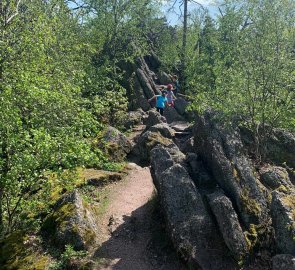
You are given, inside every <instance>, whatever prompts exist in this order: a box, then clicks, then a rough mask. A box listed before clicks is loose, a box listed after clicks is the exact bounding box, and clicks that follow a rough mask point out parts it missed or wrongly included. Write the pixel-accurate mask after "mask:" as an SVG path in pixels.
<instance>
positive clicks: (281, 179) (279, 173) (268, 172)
mask: <svg viewBox="0 0 295 270" xmlns="http://www.w3.org/2000/svg"><path fill="white" fill-rule="evenodd" d="M259 173H260V178H261V182H262V183H263V185H265V186H266V187H267V188H269V189H272V190H273V189H277V188H279V187H282V188H283V189H288V188H291V187H292V183H291V181H290V179H289V175H288V172H287V170H286V169H285V168H282V167H278V166H270V165H266V166H263V167H262V168H260V170H259Z"/></svg>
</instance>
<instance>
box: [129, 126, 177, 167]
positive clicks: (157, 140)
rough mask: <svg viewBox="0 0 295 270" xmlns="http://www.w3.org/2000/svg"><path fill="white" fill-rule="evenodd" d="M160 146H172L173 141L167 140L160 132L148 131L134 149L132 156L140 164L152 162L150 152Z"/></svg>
mask: <svg viewBox="0 0 295 270" xmlns="http://www.w3.org/2000/svg"><path fill="white" fill-rule="evenodd" d="M158 144H161V145H165V146H168V145H171V144H173V141H172V140H170V139H168V138H165V137H163V136H162V135H161V133H159V132H151V131H146V132H145V133H143V134H142V135H141V136H140V137H139V138H138V141H137V143H136V145H135V146H134V147H133V149H132V155H134V156H136V157H137V158H138V159H139V161H140V162H149V161H150V152H151V150H152V149H153V148H154V147H155V146H156V145H158Z"/></svg>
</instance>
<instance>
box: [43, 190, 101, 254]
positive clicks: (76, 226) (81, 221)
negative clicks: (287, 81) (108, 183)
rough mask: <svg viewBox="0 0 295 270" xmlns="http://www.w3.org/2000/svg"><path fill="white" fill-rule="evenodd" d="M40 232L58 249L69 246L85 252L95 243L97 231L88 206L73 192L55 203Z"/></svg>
mask: <svg viewBox="0 0 295 270" xmlns="http://www.w3.org/2000/svg"><path fill="white" fill-rule="evenodd" d="M42 231H43V233H44V235H45V237H46V238H47V239H48V241H49V242H52V244H53V245H55V246H57V247H59V248H60V249H64V247H65V245H71V246H73V248H74V249H76V250H85V249H89V248H90V247H91V245H92V244H93V243H94V242H95V240H96V239H97V236H98V232H99V229H98V226H97V222H96V220H95V218H94V215H93V213H92V212H91V208H90V206H89V205H88V204H87V203H86V202H85V201H83V199H82V197H81V195H80V194H79V193H78V192H77V191H74V192H71V193H68V194H66V195H64V196H63V197H62V198H61V199H60V200H58V201H57V203H56V204H55V206H54V212H53V213H52V214H50V215H49V216H48V217H47V218H46V219H45V221H44V224H43V225H42Z"/></svg>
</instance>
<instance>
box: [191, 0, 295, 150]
mask: <svg viewBox="0 0 295 270" xmlns="http://www.w3.org/2000/svg"><path fill="white" fill-rule="evenodd" d="M292 12H294V2H293V1H283V0H280V1H269V0H264V1H255V0H253V1H225V3H224V9H223V12H222V16H221V17H220V18H219V19H218V21H217V23H218V27H219V28H218V43H217V45H218V50H217V53H216V55H215V58H214V62H215V63H214V67H213V70H214V72H215V76H216V79H215V85H216V86H215V90H214V91H207V90H203V91H200V92H199V93H197V94H196V96H195V98H196V102H195V103H194V107H195V108H197V109H198V110H201V111H202V110H204V109H206V108H207V107H211V108H214V109H216V110H219V111H222V112H223V113H224V114H225V115H226V116H227V117H228V119H230V118H231V117H232V116H233V115H238V116H239V117H240V119H241V121H242V122H243V124H245V125H246V126H248V127H249V128H251V130H253V132H254V133H255V135H256V136H255V137H256V140H257V141H256V143H257V151H258V152H259V146H262V145H263V143H262V142H263V139H264V138H263V137H264V136H267V129H266V127H267V126H271V127H287V128H290V129H294V91H293V90H292V89H293V88H294V17H292V15H291V14H292ZM292 85H293V86H292ZM258 131H259V132H258ZM258 152H257V154H258Z"/></svg>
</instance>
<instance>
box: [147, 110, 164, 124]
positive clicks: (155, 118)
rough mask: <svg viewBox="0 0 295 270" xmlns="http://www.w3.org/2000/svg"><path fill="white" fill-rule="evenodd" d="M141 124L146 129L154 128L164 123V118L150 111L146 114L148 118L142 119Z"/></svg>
mask: <svg viewBox="0 0 295 270" xmlns="http://www.w3.org/2000/svg"><path fill="white" fill-rule="evenodd" d="M143 123H144V124H145V125H146V126H147V127H151V126H154V125H156V124H160V123H166V119H165V117H163V116H162V115H161V114H160V113H158V112H156V111H155V110H150V111H149V112H148V117H147V118H146V119H144V121H143Z"/></svg>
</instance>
